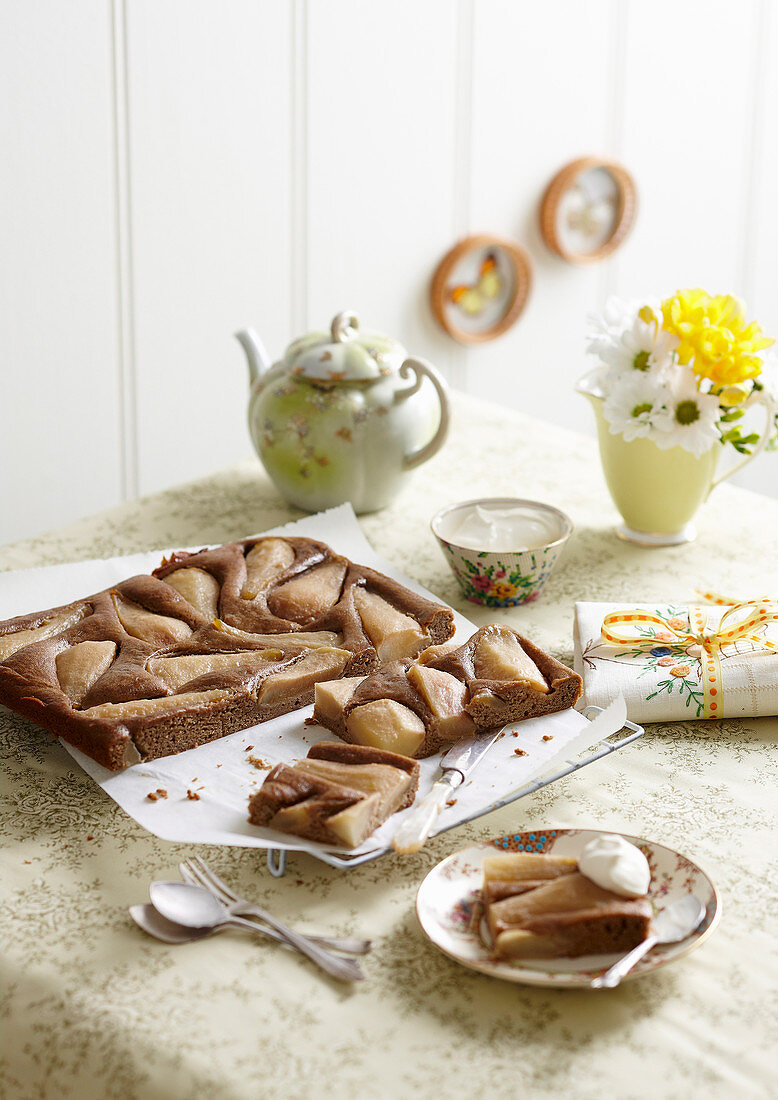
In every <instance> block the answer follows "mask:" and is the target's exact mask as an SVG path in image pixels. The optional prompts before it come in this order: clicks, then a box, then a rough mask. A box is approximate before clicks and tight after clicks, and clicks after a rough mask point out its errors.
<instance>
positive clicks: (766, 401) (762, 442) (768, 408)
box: [708, 390, 778, 493]
mask: <svg viewBox="0 0 778 1100" xmlns="http://www.w3.org/2000/svg"><path fill="white" fill-rule="evenodd" d="M749 405H764V409H765V426H764V431H763V432H762V435H761V436H760V438H759V442H758V443H757V445H756V446H755V447H754V449H753V451H752V452H751V454H750V455H744V457H743V458H741V459H740V461H739V462H735V463H734V465H732V466H730V468H729V469H728V470H725V471H724V473H723V474H719V476H718V477H714V479H713V481H712V482H711V486H710V489H709V490H708V492H709V493H710V492H711V491H712V490H713V489H715V488H716V486H717V485H721V483H722V481H726V480H727V478H728V477H732V475H733V474H735V473H737V472H738V470H742V469H743V467H744V466H747V465H748V463H749V462H753V460H754V459H755V458H756V457H757V455H760V454H761V453H762V451H763V450H764V449H765V447H766V446H767V444H768V443H769V441H770V429H771V428H772V425H773V417H774V416H775V414H776V412H778V407H777V406H776V404H775V402H774V401H773V400H772V398H771V397H770V396H769V395H768V394H766V393H765V392H764V390H762V391H761V392H759V393H755V394H753V395H752V396H751V397H750V398H749V399H748V401H746V402H745V403H744V405H743V406H742V407H743V408H748V406H749Z"/></svg>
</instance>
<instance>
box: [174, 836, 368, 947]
mask: <svg viewBox="0 0 778 1100" xmlns="http://www.w3.org/2000/svg"><path fill="white" fill-rule="evenodd" d="M178 869H179V871H180V872H181V877H182V878H183V880H184V882H191V883H193V884H194V885H195V886H203V887H205V889H206V890H208V891H210V893H212V894H213V896H214V897H215V898H216V899H217V900H218V901H220V902H221V903H222V904H223V905H225V906H226V907H227V909H228V910H229V911H230V913H231V914H233V915H234V916H252V917H258V918H259V919H260V920H262V921H264V922H265V923H266V924H269V925H270V927H271V928H275V929H276V930H277V931H278V932H280V933H281V934H282V935H285V934H286V933H287V932H289V931H291V929H289V928H287V926H286V925H284V924H281V922H280V921H278V920H277V919H276V918H275V917H273V916H271V914H270V913H268V912H267V910H266V909H263V908H262V906H261V905H257V904H256V902H253V901H249V900H248V899H247V898H242V897H241V896H240V895H239V894H236V893H235V891H234V890H233V889H231V887H229V886H228V885H227V883H226V882H225V881H224V879H222V878H219V876H218V875H217V874H216V872H215V871H214V870H212V869H211V868H210V867H209V866H208V864H207V863H206V862H205V860H204V859H201V858H200V857H199V856H194V857H193V858H192V859H187V860H184V862H183V863H179V865H178ZM295 935H297V936H301V937H303V938H304V939H307V940H311V941H312V942H313V943H316V944H319V945H320V946H321V947H328V948H330V950H332V951H342V952H343V953H344V954H346V955H366V954H367V953H368V951H369V950H370V947H371V943H370V940H360V939H353V938H351V937H345V938H338V937H333V936H309V935H307V934H303V933H301V932H296V933H295Z"/></svg>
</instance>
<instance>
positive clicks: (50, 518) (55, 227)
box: [0, 0, 121, 541]
mask: <svg viewBox="0 0 778 1100" xmlns="http://www.w3.org/2000/svg"><path fill="white" fill-rule="evenodd" d="M0 147H1V148H2V156H0V222H1V223H2V233H1V235H2V262H0V318H1V319H0V348H1V349H2V350H1V351H0V376H1V382H0V386H1V389H0V469H1V470H2V487H1V488H0V541H8V540H11V539H15V538H21V537H22V536H25V535H31V534H35V533H37V532H40V531H43V530H46V529H48V528H51V527H56V526H58V525H60V524H62V523H66V522H67V521H68V520H71V519H74V518H75V517H77V516H83V515H86V514H88V513H90V512H95V511H98V510H100V509H102V508H106V507H109V506H110V505H113V504H115V503H117V502H118V499H119V494H120V484H121V457H120V439H119V424H120V418H119V411H118V365H117V346H118V342H117V309H116V302H117V285H116V271H117V259H116V232H115V215H116V211H115V191H114V174H113V128H112V97H111V23H110V8H109V4H108V2H107V0H94V2H82V3H79V4H76V5H65V4H60V3H57V2H56V0H48V2H45V0H40V2H37V3H35V4H30V3H26V2H25V0H11V2H6V3H5V4H4V5H3V33H2V35H0Z"/></svg>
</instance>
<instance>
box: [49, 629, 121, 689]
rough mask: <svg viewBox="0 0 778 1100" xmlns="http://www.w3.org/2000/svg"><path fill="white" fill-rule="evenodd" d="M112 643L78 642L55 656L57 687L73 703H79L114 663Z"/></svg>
mask: <svg viewBox="0 0 778 1100" xmlns="http://www.w3.org/2000/svg"><path fill="white" fill-rule="evenodd" d="M115 657H116V645H115V643H114V642H79V643H78V644H77V645H74V646H71V647H70V649H65V650H63V652H62V653H58V654H57V662H56V663H57V679H58V680H59V686H60V687H61V688H62V690H63V691H64V692H65V694H66V695H67V696H68V698H69V699H70V700H71V701H72V702H73V703H76V704H78V703H80V702H81V700H82V699H83V698H84V696H85V695H86V693H87V692H88V691H89V690H90V688H91V687H92V685H93V684H96V683H97V681H98V680H99V679H100V677H101V676H102V675H103V673H104V672H107V671H108V669H109V668H110V667H111V665H112V664H113V662H114V658H115Z"/></svg>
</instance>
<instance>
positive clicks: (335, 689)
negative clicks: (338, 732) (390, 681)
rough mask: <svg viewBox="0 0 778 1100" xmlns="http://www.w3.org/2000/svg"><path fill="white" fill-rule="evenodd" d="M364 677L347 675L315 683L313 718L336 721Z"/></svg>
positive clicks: (340, 716)
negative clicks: (341, 678) (340, 678)
mask: <svg viewBox="0 0 778 1100" xmlns="http://www.w3.org/2000/svg"><path fill="white" fill-rule="evenodd" d="M363 679H364V677H362V676H347V677H346V678H345V679H343V680H325V681H324V683H321V684H317V685H316V689H315V691H316V694H315V696H314V699H315V703H314V715H313V716H314V718H316V719H317V721H318V720H319V719H321V718H324V719H326V720H327V721H328V722H337V721H339V720H340V719H341V718H342V717H343V708H344V707H345V705H346V703H347V702H348V701H349V699H350V698H351V696H352V695H353V694H354V691H355V690H356V686H357V684H361V683H362V680H363Z"/></svg>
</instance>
